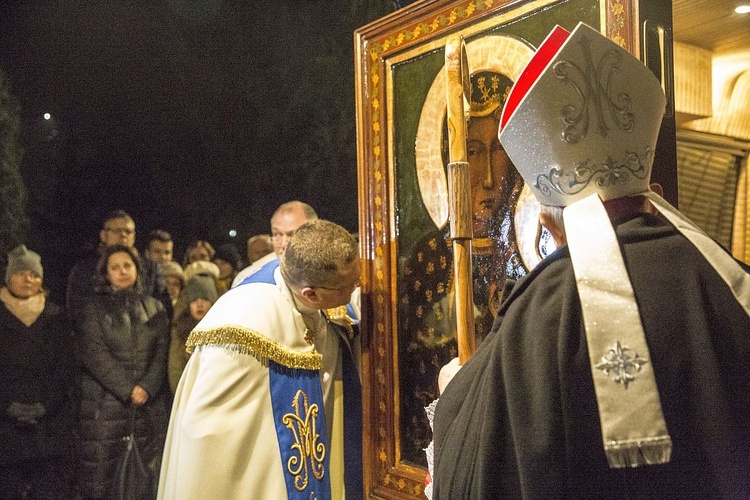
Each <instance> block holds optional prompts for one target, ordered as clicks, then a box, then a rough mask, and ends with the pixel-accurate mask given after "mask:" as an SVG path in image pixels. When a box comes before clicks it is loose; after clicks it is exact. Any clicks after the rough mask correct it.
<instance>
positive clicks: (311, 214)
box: [232, 200, 318, 287]
mask: <svg viewBox="0 0 750 500" xmlns="http://www.w3.org/2000/svg"><path fill="white" fill-rule="evenodd" d="M315 220H318V214H317V213H315V209H314V208H313V207H311V206H310V205H308V204H307V203H303V202H301V201H297V200H293V201H288V202H286V203H283V204H281V205H280V206H279V208H277V209H276V211H275V212H274V213H273V216H272V217H271V243H273V252H271V253H269V254H268V255H266V256H264V257H261V258H260V259H258V260H256V261H255V262H253V263H252V264H251V265H249V266H247V267H246V268H245V269H243V270H242V271H240V272H239V273H237V276H235V277H234V280H233V281H232V286H233V287H235V286H237V285H239V284H240V283H242V282H243V281H244V280H245V278H247V277H248V276H250V275H252V274H253V273H255V272H256V271H257V270H259V269H260V268H261V267H263V266H265V265H266V264H268V263H269V262H271V261H272V260H274V259H278V258H280V257H281V254H283V253H284V250H285V249H286V246H287V245H288V244H289V239H290V238H291V237H292V235H293V234H294V232H295V231H296V230H297V228H298V227H300V226H301V225H302V224H304V223H305V222H312V221H315Z"/></svg>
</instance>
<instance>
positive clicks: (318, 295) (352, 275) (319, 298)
mask: <svg viewBox="0 0 750 500" xmlns="http://www.w3.org/2000/svg"><path fill="white" fill-rule="evenodd" d="M360 271H361V264H360V260H359V257H356V258H355V259H354V260H352V261H351V262H350V263H349V264H347V265H345V266H343V267H342V268H341V269H340V270H339V273H337V276H334V277H332V279H331V280H330V282H329V283H326V284H324V285H318V284H311V285H308V286H306V287H303V288H302V290H301V293H302V296H303V297H304V298H305V299H307V301H308V302H309V303H310V305H312V306H313V307H315V308H317V309H332V308H334V307H339V306H343V305H346V304H348V303H349V301H350V300H351V297H352V293H353V292H354V289H355V288H357V286H359V274H360Z"/></svg>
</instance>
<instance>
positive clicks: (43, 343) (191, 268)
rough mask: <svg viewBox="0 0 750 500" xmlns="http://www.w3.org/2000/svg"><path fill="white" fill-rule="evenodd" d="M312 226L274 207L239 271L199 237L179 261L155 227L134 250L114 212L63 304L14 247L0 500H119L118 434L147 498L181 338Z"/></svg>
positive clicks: (0, 314) (302, 210) (235, 259)
mask: <svg viewBox="0 0 750 500" xmlns="http://www.w3.org/2000/svg"><path fill="white" fill-rule="evenodd" d="M315 219H317V215H316V214H315V211H314V210H313V209H312V207H310V206H309V205H307V204H305V203H302V202H299V201H292V202H288V203H285V204H283V205H281V206H280V207H279V209H278V211H277V212H276V213H275V214H274V216H273V217H272V219H271V226H272V227H271V229H272V232H273V236H271V235H256V236H253V237H252V238H250V239H249V240H248V243H247V263H248V264H249V265H248V266H247V267H243V263H244V259H243V258H242V256H241V255H240V252H239V251H238V249H237V248H236V247H235V246H234V245H232V244H223V245H219V246H218V247H216V248H214V247H213V245H211V244H210V243H209V242H208V241H205V240H198V241H195V242H193V243H191V244H190V245H188V247H187V249H186V251H185V255H184V258H183V260H182V262H181V263H179V262H177V261H175V260H174V255H173V251H174V242H173V241H172V237H171V235H170V234H169V233H168V232H167V231H164V230H154V231H152V232H151V233H149V235H148V238H147V239H146V242H145V245H144V248H143V251H142V252H139V251H138V250H137V249H136V248H135V236H136V227H135V221H134V220H133V218H132V217H131V216H130V215H129V214H128V213H126V212H125V211H122V210H115V211H113V212H111V213H109V214H107V215H106V216H105V217H104V219H103V221H102V228H101V231H100V232H99V247H98V251H97V255H94V256H90V257H87V258H85V259H83V260H81V261H79V262H77V263H76V264H75V265H74V267H73V268H72V270H71V272H70V275H69V279H68V283H67V290H66V304H65V307H64V308H63V307H60V306H59V305H57V304H54V303H53V302H52V301H50V300H48V298H47V291H46V290H45V288H44V286H43V275H44V272H43V267H42V262H41V258H40V256H39V255H38V254H37V253H36V252H34V251H32V250H30V249H28V248H26V246H24V245H19V246H18V247H17V248H15V249H14V250H13V251H11V252H10V253H9V255H8V264H7V267H6V276H5V286H3V287H2V289H0V300H1V301H2V306H3V307H0V339H1V340H2V342H3V343H4V345H5V346H6V348H7V355H6V356H4V361H3V362H2V363H0V374H1V375H2V376H3V379H4V381H5V383H4V384H3V386H2V389H0V408H2V409H4V413H5V415H4V416H5V418H3V419H2V421H0V448H1V449H2V450H3V453H2V454H1V455H2V456H1V457H0V498H115V497H118V494H119V492H118V488H120V487H121V486H122V485H121V484H120V482H121V481H120V477H119V476H118V467H121V465H122V464H121V462H122V457H123V454H124V452H125V450H126V449H127V442H126V441H127V439H129V437H134V439H135V445H136V446H137V447H138V450H139V454H140V458H141V460H142V461H143V463H144V464H146V466H147V467H148V468H149V469H150V470H151V472H152V479H153V481H152V484H151V486H150V490H151V491H150V496H155V495H156V487H157V479H158V473H159V464H160V461H161V456H162V452H163V445H164V439H165V436H166V432H167V424H168V422H169V415H170V411H171V405H172V400H173V394H174V391H175V390H176V389H177V385H178V382H179V380H180V377H181V375H182V371H183V369H184V368H185V366H186V364H187V361H188V359H189V356H190V355H189V354H188V352H187V351H186V347H185V344H186V342H187V339H188V336H189V334H190V332H191V331H192V330H193V329H194V328H195V326H196V325H197V324H198V323H199V321H200V320H201V319H202V318H203V317H204V316H205V315H206V313H207V312H208V310H209V309H210V308H211V307H212V306H213V304H214V303H216V301H217V299H218V298H219V296H221V295H222V294H224V293H226V292H227V291H228V290H229V288H230V287H232V286H233V281H235V283H234V285H237V284H239V281H236V280H235V277H237V276H238V275H239V273H240V272H241V271H242V272H243V274H242V276H245V277H247V276H249V275H250V274H252V273H253V272H254V271H256V270H257V269H259V268H260V265H262V264H263V263H267V262H269V261H270V260H274V259H277V258H278V257H279V256H280V255H281V254H282V253H283V251H284V249H285V248H286V245H287V244H288V242H289V237H290V236H291V234H293V233H294V231H295V230H296V229H297V228H298V227H299V226H300V225H302V224H303V223H305V222H307V221H308V220H315ZM253 264H254V267H253ZM259 264H260V265H259ZM242 276H240V278H242ZM242 279H244V278H242Z"/></svg>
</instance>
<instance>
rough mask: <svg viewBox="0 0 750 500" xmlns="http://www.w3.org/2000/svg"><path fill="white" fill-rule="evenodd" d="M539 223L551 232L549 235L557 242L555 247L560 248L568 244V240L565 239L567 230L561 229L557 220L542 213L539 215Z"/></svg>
mask: <svg viewBox="0 0 750 500" xmlns="http://www.w3.org/2000/svg"><path fill="white" fill-rule="evenodd" d="M539 223H540V224H541V225H542V226H544V228H545V229H546V230H547V231H549V233H550V234H551V235H552V239H553V240H554V241H555V245H556V246H557V247H558V248H559V247H561V246H563V245H564V244H565V243H567V241H568V240H567V238H566V237H565V229H564V228H563V227H561V226H560V225H559V224H558V223H557V221H556V220H555V218H554V217H552V216H551V215H550V214H548V213H546V212H545V211H542V212H541V213H540V214H539Z"/></svg>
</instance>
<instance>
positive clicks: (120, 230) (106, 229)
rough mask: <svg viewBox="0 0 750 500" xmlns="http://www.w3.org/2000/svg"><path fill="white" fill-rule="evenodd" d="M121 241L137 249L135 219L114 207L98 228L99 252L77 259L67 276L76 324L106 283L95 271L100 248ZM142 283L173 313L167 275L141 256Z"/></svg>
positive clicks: (68, 302)
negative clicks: (165, 279)
mask: <svg viewBox="0 0 750 500" xmlns="http://www.w3.org/2000/svg"><path fill="white" fill-rule="evenodd" d="M115 244H121V245H125V246H127V247H130V248H135V221H134V220H133V218H132V217H131V216H130V215H129V214H128V213H127V212H125V211H124V210H114V211H112V212H110V213H108V214H107V215H106V217H104V223H103V224H102V229H101V231H99V252H97V254H96V255H92V256H89V257H86V258H84V259H83V260H80V261H78V262H77V263H76V264H75V265H74V266H73V269H72V270H71V272H70V275H69V276H68V286H67V292H66V299H65V300H66V307H67V310H68V315H69V317H70V318H71V319H72V320H73V321H74V322H75V323H77V322H78V321H79V316H80V313H81V309H82V308H83V306H84V304H85V302H86V300H87V299H89V298H90V297H91V296H92V295H93V294H94V292H95V290H96V288H97V287H100V286H102V285H104V283H103V282H102V278H101V277H100V276H99V274H98V273H97V270H96V265H97V262H98V261H99V257H100V253H101V249H103V248H106V247H108V246H111V245H115ZM139 283H140V286H141V289H142V290H143V293H144V294H145V295H150V296H152V297H154V298H156V299H158V300H159V301H160V302H161V303H162V304H163V305H164V307H165V309H167V312H168V313H169V312H171V310H172V304H171V302H170V300H169V295H168V294H167V287H166V284H165V282H164V278H163V277H162V276H161V274H160V273H159V270H158V267H157V266H156V264H154V263H153V262H152V261H151V260H149V259H141V267H140V276H139Z"/></svg>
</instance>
